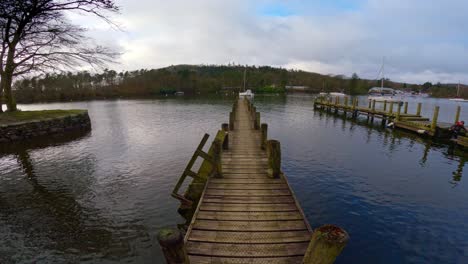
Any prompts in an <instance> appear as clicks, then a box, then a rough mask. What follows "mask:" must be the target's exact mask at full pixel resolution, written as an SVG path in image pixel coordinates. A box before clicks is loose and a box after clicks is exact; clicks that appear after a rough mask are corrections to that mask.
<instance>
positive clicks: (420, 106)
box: [416, 103, 422, 116]
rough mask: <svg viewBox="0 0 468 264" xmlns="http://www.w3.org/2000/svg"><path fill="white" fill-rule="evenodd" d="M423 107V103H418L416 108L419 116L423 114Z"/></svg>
mask: <svg viewBox="0 0 468 264" xmlns="http://www.w3.org/2000/svg"><path fill="white" fill-rule="evenodd" d="M421 108H422V103H418V107H417V108H416V115H418V116H420V115H421Z"/></svg>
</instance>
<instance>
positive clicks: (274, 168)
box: [266, 140, 281, 178]
mask: <svg viewBox="0 0 468 264" xmlns="http://www.w3.org/2000/svg"><path fill="white" fill-rule="evenodd" d="M266 147H267V149H266V150H267V158H268V176H269V177H270V178H279V177H280V175H281V145H280V142H279V141H277V140H267V144H266Z"/></svg>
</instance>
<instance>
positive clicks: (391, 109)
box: [388, 102, 393, 114]
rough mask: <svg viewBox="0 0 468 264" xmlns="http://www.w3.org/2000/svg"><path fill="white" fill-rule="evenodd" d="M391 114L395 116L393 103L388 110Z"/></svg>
mask: <svg viewBox="0 0 468 264" xmlns="http://www.w3.org/2000/svg"><path fill="white" fill-rule="evenodd" d="M388 113H389V114H393V102H390V109H389V110H388Z"/></svg>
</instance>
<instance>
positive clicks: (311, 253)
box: [302, 225, 349, 264]
mask: <svg viewBox="0 0 468 264" xmlns="http://www.w3.org/2000/svg"><path fill="white" fill-rule="evenodd" d="M348 240H349V235H348V233H347V232H346V231H345V230H343V229H341V228H340V227H337V226H334V225H323V226H321V227H319V228H317V229H315V230H314V233H313V234H312V239H311V240H310V243H309V246H308V247H307V251H306V254H305V256H304V260H303V262H302V263H304V264H332V263H334V262H335V259H336V258H337V257H338V255H340V253H341V251H342V250H343V248H344V247H345V246H346V243H348Z"/></svg>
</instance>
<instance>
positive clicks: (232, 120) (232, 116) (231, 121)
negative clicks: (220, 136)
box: [229, 112, 234, 130]
mask: <svg viewBox="0 0 468 264" xmlns="http://www.w3.org/2000/svg"><path fill="white" fill-rule="evenodd" d="M229 130H234V112H230V113H229Z"/></svg>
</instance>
